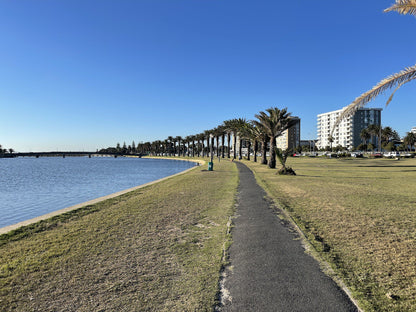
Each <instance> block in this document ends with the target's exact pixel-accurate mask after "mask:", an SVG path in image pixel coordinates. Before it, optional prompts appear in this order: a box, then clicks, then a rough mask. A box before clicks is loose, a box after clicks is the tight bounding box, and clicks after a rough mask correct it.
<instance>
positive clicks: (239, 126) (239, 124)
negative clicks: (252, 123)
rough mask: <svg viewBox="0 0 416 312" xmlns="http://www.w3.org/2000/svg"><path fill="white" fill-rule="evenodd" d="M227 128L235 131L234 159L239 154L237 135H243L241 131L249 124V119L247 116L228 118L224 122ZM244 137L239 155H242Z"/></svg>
mask: <svg viewBox="0 0 416 312" xmlns="http://www.w3.org/2000/svg"><path fill="white" fill-rule="evenodd" d="M224 123H225V126H226V129H228V130H229V131H231V132H232V133H233V141H234V146H233V151H234V154H233V159H236V156H237V151H236V149H237V137H238V136H241V132H242V131H243V130H244V128H245V125H246V124H247V120H246V119H245V118H235V119H231V120H227V121H225V122H224ZM241 143H242V139H241V138H240V151H239V157H241V148H242V144H241Z"/></svg>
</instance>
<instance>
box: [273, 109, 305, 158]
mask: <svg viewBox="0 0 416 312" xmlns="http://www.w3.org/2000/svg"><path fill="white" fill-rule="evenodd" d="M292 118H293V119H294V120H295V124H294V125H293V126H292V127H290V128H289V129H287V130H285V131H283V133H282V135H281V136H279V137H278V138H277V139H276V146H277V148H280V149H282V150H286V149H292V150H294V149H295V148H296V147H298V146H299V145H300V118H299V117H296V116H292Z"/></svg>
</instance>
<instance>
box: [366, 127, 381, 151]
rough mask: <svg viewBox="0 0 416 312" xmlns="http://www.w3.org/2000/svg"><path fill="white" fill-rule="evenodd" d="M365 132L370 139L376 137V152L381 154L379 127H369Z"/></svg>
mask: <svg viewBox="0 0 416 312" xmlns="http://www.w3.org/2000/svg"><path fill="white" fill-rule="evenodd" d="M367 131H368V132H369V133H370V135H371V138H373V137H376V139H377V142H378V144H377V145H378V146H377V147H378V150H379V152H381V126H379V125H369V126H368V127H367Z"/></svg>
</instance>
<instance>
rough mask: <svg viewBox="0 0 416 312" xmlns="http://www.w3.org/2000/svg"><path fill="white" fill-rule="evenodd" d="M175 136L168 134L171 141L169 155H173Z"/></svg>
mask: <svg viewBox="0 0 416 312" xmlns="http://www.w3.org/2000/svg"><path fill="white" fill-rule="evenodd" d="M173 140H174V139H173V136H168V141H169V148H168V153H169V156H172V148H173V146H174V141H173Z"/></svg>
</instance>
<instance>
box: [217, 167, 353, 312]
mask: <svg viewBox="0 0 416 312" xmlns="http://www.w3.org/2000/svg"><path fill="white" fill-rule="evenodd" d="M237 167H238V169H239V174H240V186H239V195H238V206H237V212H236V218H235V219H234V228H233V230H232V236H233V243H232V245H231V248H230V250H229V253H230V261H231V268H230V269H229V270H227V277H226V278H225V280H224V287H225V289H226V291H229V295H230V298H229V300H225V301H226V302H224V303H223V306H222V307H221V308H220V311H227V312H228V311H262V312H265V311H284V312H289V311H308V312H312V311H319V312H322V311H325V312H329V311H334V312H342V311H358V309H357V308H356V307H355V305H354V304H353V303H352V302H351V301H350V300H349V298H348V296H347V295H346V294H345V293H344V292H343V291H342V290H341V289H340V288H339V287H338V286H337V285H336V283H335V282H334V281H333V280H332V279H331V278H329V277H328V276H326V275H325V274H324V273H323V272H322V271H321V270H320V267H319V264H318V263H317V261H316V260H315V259H313V258H312V257H311V256H309V255H308V254H306V253H305V250H304V248H303V247H302V244H301V241H300V240H299V237H298V235H297V234H295V233H293V232H290V231H289V228H288V227H286V226H284V225H283V224H282V222H281V221H280V219H279V218H278V217H277V215H276V213H275V212H273V210H272V209H271V207H270V204H269V203H268V202H267V200H266V199H265V196H266V193H265V191H264V190H263V189H262V188H261V187H260V186H259V185H258V184H257V182H256V180H255V178H254V175H253V173H252V172H251V171H250V169H248V168H247V167H246V166H245V165H243V164H241V163H237ZM224 299H226V298H223V301H224Z"/></svg>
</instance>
